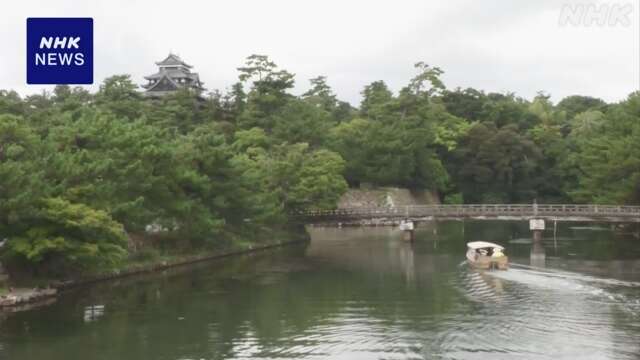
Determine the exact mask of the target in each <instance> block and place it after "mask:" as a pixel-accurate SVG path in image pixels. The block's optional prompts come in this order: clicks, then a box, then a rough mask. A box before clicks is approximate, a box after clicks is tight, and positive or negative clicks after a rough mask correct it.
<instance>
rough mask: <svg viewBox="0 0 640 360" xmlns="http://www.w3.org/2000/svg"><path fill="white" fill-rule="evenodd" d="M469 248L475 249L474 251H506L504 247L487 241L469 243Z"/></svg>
mask: <svg viewBox="0 0 640 360" xmlns="http://www.w3.org/2000/svg"><path fill="white" fill-rule="evenodd" d="M467 246H468V247H469V249H474V250H477V249H486V248H492V249H500V250H504V247H502V246H500V245H498V244H494V243H490V242H486V241H472V242H470V243H467Z"/></svg>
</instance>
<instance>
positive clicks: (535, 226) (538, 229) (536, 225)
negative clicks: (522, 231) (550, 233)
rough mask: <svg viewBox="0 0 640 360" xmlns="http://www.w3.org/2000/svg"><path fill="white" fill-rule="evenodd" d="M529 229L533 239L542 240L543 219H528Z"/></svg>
mask: <svg viewBox="0 0 640 360" xmlns="http://www.w3.org/2000/svg"><path fill="white" fill-rule="evenodd" d="M529 230H531V231H532V232H533V241H534V242H535V241H542V232H543V231H544V219H529Z"/></svg>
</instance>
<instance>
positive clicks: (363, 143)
mask: <svg viewBox="0 0 640 360" xmlns="http://www.w3.org/2000/svg"><path fill="white" fill-rule="evenodd" d="M238 71H239V80H240V81H239V82H238V83H236V84H234V85H233V86H232V87H231V88H230V89H229V90H228V91H227V92H225V93H222V92H219V91H213V92H211V93H210V94H208V95H206V96H198V95H196V94H194V93H192V92H189V91H186V90H185V91H180V92H177V93H175V94H172V95H169V96H165V97H163V98H160V99H149V98H145V97H144V96H143V95H142V93H141V92H139V90H138V89H137V86H136V85H135V84H134V83H133V82H132V80H131V79H130V78H129V76H127V75H117V76H112V77H110V78H108V79H106V80H105V81H104V82H103V83H102V85H101V86H100V89H99V91H98V92H97V93H95V94H91V93H89V92H87V91H86V90H84V89H82V88H80V87H73V88H72V87H69V86H57V87H55V89H54V90H53V92H52V93H47V92H45V93H42V94H38V95H31V96H27V97H25V98H21V97H20V96H19V95H18V94H17V93H16V92H14V91H5V90H2V91H0V239H7V241H8V243H7V244H8V245H7V246H6V247H5V248H4V249H5V251H4V252H3V254H4V257H5V259H7V258H8V259H13V260H16V259H18V260H20V261H23V262H26V263H30V264H37V265H39V266H40V265H42V266H44V265H47V264H62V265H61V266H90V265H95V264H114V263H117V262H118V261H119V260H120V259H122V258H123V257H125V256H126V253H127V249H128V248H131V244H128V243H127V240H128V239H129V238H130V235H132V234H145V233H149V232H162V233H168V234H172V235H174V238H175V239H180V241H182V242H185V241H186V242H187V243H188V244H189V246H217V245H220V244H222V243H224V242H225V241H228V239H231V238H233V237H234V235H238V234H239V233H243V232H257V231H259V229H261V228H265V227H267V226H272V225H279V224H284V223H286V222H287V218H288V216H290V214H294V213H296V212H298V211H301V210H308V209H327V208H333V207H335V206H336V203H337V201H338V199H339V197H340V196H341V194H343V193H344V192H345V191H346V189H347V184H349V185H350V186H353V187H357V186H361V185H363V184H371V185H395V186H403V187H408V188H414V189H429V190H433V191H436V192H437V193H438V194H439V195H440V197H441V200H442V201H444V202H448V203H459V202H466V203H475V202H483V203H491V202H508V203H511V202H531V201H533V200H534V199H537V201H538V202H596V203H620V204H639V203H640V147H638V144H640V94H638V93H634V94H631V95H630V96H629V98H628V99H627V100H625V101H622V102H620V103H617V104H607V103H605V102H604V101H602V100H600V99H595V98H591V97H587V96H570V97H567V98H565V99H563V100H562V101H560V102H559V103H558V104H555V105H554V104H553V103H551V102H550V100H549V97H548V96H546V95H544V94H542V93H541V94H539V95H538V96H537V97H536V98H535V99H533V100H531V101H528V100H525V99H522V98H518V97H516V96H515V95H513V94H498V93H485V92H483V91H480V90H475V89H454V90H448V89H447V88H446V87H445V85H444V84H443V82H442V81H441V79H440V77H441V75H442V73H443V72H442V70H441V69H439V68H436V67H431V66H429V65H427V64H424V63H418V64H416V76H415V77H414V78H413V79H410V80H409V82H408V84H407V86H405V87H404V88H402V89H401V90H400V91H399V92H398V93H397V94H394V93H393V92H392V91H391V90H390V89H389V88H388V87H387V85H386V84H385V83H384V82H383V81H375V82H373V83H371V84H370V85H367V86H366V87H365V88H364V90H363V92H362V95H363V98H362V102H361V104H360V105H359V108H354V107H352V106H351V105H350V104H348V103H346V102H344V101H340V100H338V99H337V97H336V95H335V94H334V92H333V90H332V89H331V87H330V86H329V85H328V83H327V79H326V77H324V76H318V77H316V78H313V79H311V80H310V82H311V86H310V89H309V90H308V91H306V92H304V93H303V94H302V95H301V96H294V95H293V94H292V93H291V90H292V88H293V86H294V81H295V76H294V75H293V74H292V73H290V72H288V71H286V70H282V69H280V68H278V66H277V65H276V64H275V63H274V62H273V61H271V60H270V59H269V58H267V57H266V56H262V55H252V56H250V57H249V58H248V59H247V62H246V64H245V65H244V66H242V67H240V68H238Z"/></svg>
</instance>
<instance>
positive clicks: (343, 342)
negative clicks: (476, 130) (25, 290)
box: [0, 222, 640, 360]
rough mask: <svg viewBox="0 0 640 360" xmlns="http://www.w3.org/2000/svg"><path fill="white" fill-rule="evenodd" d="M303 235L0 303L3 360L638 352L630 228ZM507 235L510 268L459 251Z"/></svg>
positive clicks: (639, 271)
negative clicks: (535, 234) (484, 265)
mask: <svg viewBox="0 0 640 360" xmlns="http://www.w3.org/2000/svg"><path fill="white" fill-rule="evenodd" d="M310 232H311V237H312V240H311V242H309V243H306V244H300V245H294V246H288V247H285V248H280V249H276V250H269V251H264V252H259V253H255V254H252V255H247V256H241V257H236V258H227V259H223V260H218V261H212V262H208V263H202V264H199V265H197V266H189V267H181V268H175V269H172V270H169V271H166V272H164V273H158V274H153V275H147V276H142V277H131V278H126V279H121V280H117V281H112V282H106V283H102V284H98V285H95V286H89V287H84V288H80V289H76V290H73V291H71V292H68V293H66V294H64V295H63V296H62V297H60V298H59V299H58V300H57V301H56V302H55V303H54V304H52V305H50V306H47V307H42V308H38V309H34V310H30V311H26V312H20V313H13V314H7V313H4V314H0V359H11V360H21V359H50V360H63V359H64V360H71V359H82V360H86V359H105V360H106V359H109V360H111V359H119V360H125V359H135V360H139V359H157V360H165V359H166V360H169V359H171V360H173V359H176V360H177V359H349V360H351V359H514V358H521V359H639V358H640V240H639V239H636V238H633V237H632V236H624V235H616V234H614V232H612V231H611V230H610V229H609V227H608V226H606V225H576V224H562V225H561V226H560V227H559V230H558V233H557V236H556V237H555V238H554V236H553V233H552V232H546V233H545V238H544V239H543V241H542V243H540V244H533V243H532V242H531V240H530V234H529V231H528V230H527V224H526V223H524V222H513V223H512V222H466V223H462V222H443V223H438V224H436V225H434V224H427V225H421V227H420V228H419V229H418V232H417V234H416V239H415V242H413V243H410V242H406V241H404V240H403V239H402V234H401V233H400V232H399V231H398V230H395V229H392V228H344V229H319V228H315V229H310ZM474 240H486V241H492V242H496V243H499V244H502V245H504V246H505V247H506V248H507V251H506V252H507V255H509V257H510V262H511V263H512V264H511V268H510V269H509V270H508V271H502V272H500V271H492V272H482V271H477V270H474V269H471V268H469V267H468V266H467V264H466V263H465V250H466V247H465V243H466V242H468V241H474Z"/></svg>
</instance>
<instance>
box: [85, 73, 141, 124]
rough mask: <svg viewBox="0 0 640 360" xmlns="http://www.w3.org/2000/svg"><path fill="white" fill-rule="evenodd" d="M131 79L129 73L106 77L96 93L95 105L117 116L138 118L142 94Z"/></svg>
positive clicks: (131, 118) (130, 118)
mask: <svg viewBox="0 0 640 360" xmlns="http://www.w3.org/2000/svg"><path fill="white" fill-rule="evenodd" d="M137 88H138V86H137V85H135V84H134V83H133V82H132V81H131V76H129V75H114V76H111V77H108V78H106V79H105V80H104V81H103V82H102V84H101V85H100V90H99V91H98V93H97V94H96V97H95V99H96V105H97V106H99V107H100V108H103V109H105V110H107V111H109V112H111V113H113V114H114V115H116V116H117V117H124V118H127V119H129V120H133V119H136V118H138V117H139V116H140V115H141V113H142V111H141V107H142V104H141V102H140V100H141V98H142V95H140V93H139V92H138V91H136V89H137Z"/></svg>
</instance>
